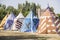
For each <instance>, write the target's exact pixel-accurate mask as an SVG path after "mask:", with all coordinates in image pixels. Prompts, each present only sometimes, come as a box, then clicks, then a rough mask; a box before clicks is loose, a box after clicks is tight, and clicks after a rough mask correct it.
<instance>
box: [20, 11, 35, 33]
mask: <svg viewBox="0 0 60 40" xmlns="http://www.w3.org/2000/svg"><path fill="white" fill-rule="evenodd" d="M33 17H34V13H33V12H32V11H30V12H29V14H28V15H27V16H26V18H25V19H24V21H23V24H22V27H21V29H20V31H21V32H34V30H33V28H34V27H33V26H34V23H33Z"/></svg>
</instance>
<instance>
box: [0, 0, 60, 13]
mask: <svg viewBox="0 0 60 40" xmlns="http://www.w3.org/2000/svg"><path fill="white" fill-rule="evenodd" d="M25 1H26V0H0V3H1V4H5V5H6V6H9V5H11V6H14V7H15V8H17V6H18V3H25ZM27 1H28V2H30V3H31V2H34V3H36V4H39V5H41V8H47V6H48V4H49V5H50V6H53V7H54V11H55V13H60V0H27Z"/></svg>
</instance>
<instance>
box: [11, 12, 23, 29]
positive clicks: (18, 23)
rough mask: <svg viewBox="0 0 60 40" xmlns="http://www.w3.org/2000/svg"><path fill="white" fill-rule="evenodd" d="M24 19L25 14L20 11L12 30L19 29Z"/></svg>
mask: <svg viewBox="0 0 60 40" xmlns="http://www.w3.org/2000/svg"><path fill="white" fill-rule="evenodd" d="M23 20H24V16H23V14H22V13H21V12H20V13H19V14H18V16H17V17H16V18H15V19H14V23H13V28H12V30H19V29H20V27H21V25H22V22H23Z"/></svg>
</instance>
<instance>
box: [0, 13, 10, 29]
mask: <svg viewBox="0 0 60 40" xmlns="http://www.w3.org/2000/svg"><path fill="white" fill-rule="evenodd" d="M8 15H9V14H6V16H5V17H4V18H3V20H2V21H1V24H0V29H1V28H3V26H4V24H5V22H6V19H7V17H8Z"/></svg>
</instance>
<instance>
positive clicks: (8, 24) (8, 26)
mask: <svg viewBox="0 0 60 40" xmlns="http://www.w3.org/2000/svg"><path fill="white" fill-rule="evenodd" d="M14 18H15V15H14V14H13V13H12V12H11V13H10V15H9V16H8V18H7V19H6V22H5V25H4V30H11V28H12V24H13V21H14Z"/></svg>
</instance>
